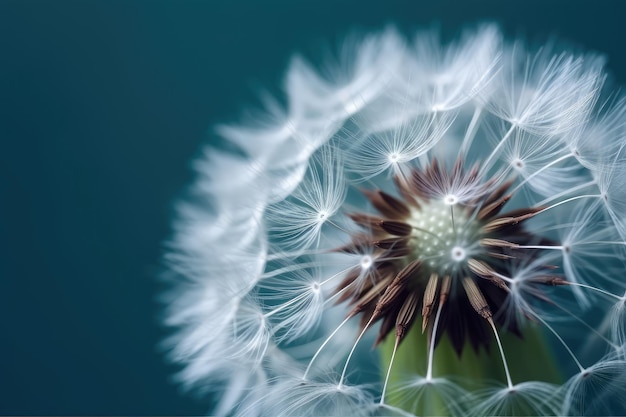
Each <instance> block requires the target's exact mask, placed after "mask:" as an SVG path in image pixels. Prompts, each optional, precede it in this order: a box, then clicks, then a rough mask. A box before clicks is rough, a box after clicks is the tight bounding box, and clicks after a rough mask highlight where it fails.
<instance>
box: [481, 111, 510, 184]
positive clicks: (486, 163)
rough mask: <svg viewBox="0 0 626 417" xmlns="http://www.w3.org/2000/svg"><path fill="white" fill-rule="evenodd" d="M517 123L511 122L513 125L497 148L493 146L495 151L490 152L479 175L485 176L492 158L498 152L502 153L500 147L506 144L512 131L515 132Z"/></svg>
mask: <svg viewBox="0 0 626 417" xmlns="http://www.w3.org/2000/svg"><path fill="white" fill-rule="evenodd" d="M516 126H517V125H516V124H514V123H511V127H510V128H509V130H508V131H507V132H506V133H505V135H504V136H503V137H502V139H500V142H498V144H497V145H496V147H495V148H493V151H491V153H490V154H489V157H488V158H487V159H486V160H485V162H484V163H483V167H482V169H481V170H480V174H479V176H481V177H482V176H483V175H484V174H485V173H486V172H487V170H489V164H490V163H491V160H492V159H493V158H494V157H495V156H496V155H497V154H498V153H500V148H501V147H502V146H503V145H504V143H505V142H506V141H507V139H508V138H509V137H510V136H511V133H513V130H515V127H516Z"/></svg>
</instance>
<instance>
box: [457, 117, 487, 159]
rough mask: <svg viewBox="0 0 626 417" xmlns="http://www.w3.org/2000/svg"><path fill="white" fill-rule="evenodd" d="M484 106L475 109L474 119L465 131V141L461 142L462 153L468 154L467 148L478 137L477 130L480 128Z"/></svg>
mask: <svg viewBox="0 0 626 417" xmlns="http://www.w3.org/2000/svg"><path fill="white" fill-rule="evenodd" d="M482 111H483V108H482V107H476V109H475V110H474V114H473V115H472V120H471V121H470V123H469V126H467V131H465V136H464V137H463V143H462V144H461V150H460V152H459V154H460V155H465V154H467V150H468V149H469V148H470V147H471V146H472V143H473V141H474V138H475V137H476V131H477V130H478V129H477V128H478V121H479V120H480V117H481V116H482Z"/></svg>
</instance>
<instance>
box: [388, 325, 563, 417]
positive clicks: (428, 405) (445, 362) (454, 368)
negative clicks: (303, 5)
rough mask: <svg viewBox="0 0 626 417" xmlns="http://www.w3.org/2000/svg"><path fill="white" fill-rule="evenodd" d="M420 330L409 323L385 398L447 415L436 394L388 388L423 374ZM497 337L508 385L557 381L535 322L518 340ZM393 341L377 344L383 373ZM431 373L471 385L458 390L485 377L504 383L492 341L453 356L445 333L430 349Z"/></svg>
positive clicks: (424, 363) (414, 409)
mask: <svg viewBox="0 0 626 417" xmlns="http://www.w3.org/2000/svg"><path fill="white" fill-rule="evenodd" d="M420 330H421V329H419V326H413V328H412V329H411V331H410V332H409V334H408V335H407V336H406V338H405V339H404V340H403V342H402V343H401V344H400V346H399V348H398V351H397V352H396V357H395V361H394V364H393V368H392V371H391V375H390V377H389V387H390V389H389V390H388V394H387V395H386V398H385V402H386V403H387V404H390V405H393V406H396V407H400V408H402V409H404V410H407V411H409V412H412V413H414V414H416V415H426V416H429V415H437V416H441V415H450V414H452V412H453V410H451V409H450V407H449V406H448V404H447V403H446V402H445V401H443V399H442V398H441V397H439V396H436V395H428V392H427V393H425V395H423V396H422V397H420V398H419V401H417V400H416V399H415V398H406V396H403V395H402V393H401V392H398V391H395V390H394V387H398V386H401V384H402V383H405V384H406V382H407V380H408V379H409V378H411V377H415V376H422V377H423V376H425V375H426V372H427V366H428V349H427V341H426V335H425V334H421V331H420ZM500 336H501V339H502V344H503V348H504V352H505V354H506V357H507V360H508V362H509V370H510V372H511V378H512V379H513V383H514V384H516V383H520V382H524V381H530V380H538V381H544V382H551V383H561V382H562V376H561V374H560V372H559V370H558V367H557V365H556V363H555V361H554V357H553V355H552V353H551V351H550V348H549V346H548V345H547V343H546V342H545V340H544V336H543V333H542V331H541V329H540V328H539V327H538V326H536V325H528V326H527V328H526V329H524V338H523V339H520V338H519V337H517V336H515V335H513V334H510V333H508V334H507V333H503V334H501V335H500ZM394 341H395V340H394V337H393V334H392V335H391V336H389V337H387V338H386V339H385V341H384V342H383V343H381V347H380V351H381V361H382V366H383V369H384V372H386V370H387V369H388V366H389V359H390V358H391V353H392V352H393V346H394ZM432 376H433V378H438V377H446V378H449V377H453V378H454V379H455V380H461V381H464V382H467V383H468V384H471V385H467V386H465V385H464V388H466V389H468V390H470V391H471V390H475V389H477V388H481V384H484V383H485V382H488V381H494V380H495V381H500V382H502V383H506V378H505V373H504V367H503V364H502V360H501V357H500V354H499V351H498V348H497V346H496V343H495V339H494V340H492V343H491V344H490V349H489V352H486V351H485V350H484V349H481V350H480V351H479V352H478V353H477V352H475V351H474V349H472V347H471V346H469V345H468V344H467V345H466V346H465V347H464V349H463V353H462V355H461V357H459V356H458V355H457V354H456V351H455V350H454V349H453V347H452V345H451V343H450V340H449V339H448V337H447V336H446V335H444V336H443V337H442V338H441V341H440V342H439V344H438V345H437V347H436V348H435V353H434V359H433V373H432ZM483 386H484V385H483Z"/></svg>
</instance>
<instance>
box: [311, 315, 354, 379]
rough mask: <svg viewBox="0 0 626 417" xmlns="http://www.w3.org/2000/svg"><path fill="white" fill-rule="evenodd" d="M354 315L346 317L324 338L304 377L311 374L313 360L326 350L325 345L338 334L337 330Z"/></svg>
mask: <svg viewBox="0 0 626 417" xmlns="http://www.w3.org/2000/svg"><path fill="white" fill-rule="evenodd" d="M351 318H352V317H350V316H348V317H346V318H345V319H344V320H343V321H342V322H341V324H339V326H337V327H336V328H335V330H333V332H332V333H331V334H330V335H329V336H328V337H327V338H326V340H324V343H322V344H321V345H320V347H319V348H317V351H316V352H315V354H314V355H313V357H312V358H311V360H310V361H309V365H308V366H307V367H306V370H305V371H304V375H302V379H305V380H306V377H307V375H308V374H309V371H310V370H311V366H313V362H315V359H317V357H318V356H319V355H320V353H322V350H324V347H326V345H327V344H328V342H330V340H331V339H332V338H333V337H334V336H335V335H336V334H337V332H338V331H339V330H340V329H341V328H342V327H343V326H344V325H345V324H346V323H347V322H348V320H350V319H351Z"/></svg>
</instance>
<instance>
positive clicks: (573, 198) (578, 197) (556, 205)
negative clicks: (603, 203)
mask: <svg viewBox="0 0 626 417" xmlns="http://www.w3.org/2000/svg"><path fill="white" fill-rule="evenodd" d="M601 197H602V195H601V194H584V195H577V196H576V197H570V198H568V199H565V200H562V201H559V202H558V203H554V204H552V205H551V206H548V207H546V208H544V209H542V210H541V211H539V212H537V214H539V213H543V212H546V211H548V210H550V209H553V208H555V207H558V206H560V205H561V204H565V203H569V202H571V201H575V200H580V199H581V198H601ZM534 207H535V208H537V207H540V206H539V205H537V204H535V205H534Z"/></svg>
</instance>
